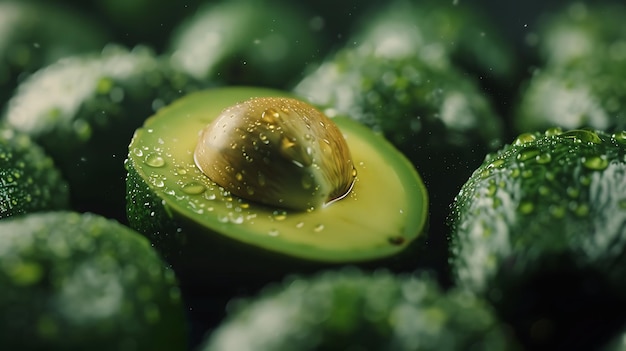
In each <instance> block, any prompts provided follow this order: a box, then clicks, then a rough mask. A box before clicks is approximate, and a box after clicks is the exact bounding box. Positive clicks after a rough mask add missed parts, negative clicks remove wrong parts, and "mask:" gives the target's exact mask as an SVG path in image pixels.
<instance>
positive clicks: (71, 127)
mask: <svg viewBox="0 0 626 351" xmlns="http://www.w3.org/2000/svg"><path fill="white" fill-rule="evenodd" d="M117 62H118V63H117ZM118 64H119V66H117V65H118ZM129 65H132V66H131V67H132V68H131V69H128V68H127V67H128V66H129ZM118 70H121V71H124V70H126V71H125V73H124V74H120V73H119V72H118ZM94 71H95V73H94ZM69 77H72V78H69ZM51 79H56V80H55V81H53V82H52V83H51V82H50V80H51ZM85 80H88V81H87V82H85ZM44 84H47V86H48V87H49V86H50V85H52V86H53V88H56V89H58V90H59V91H62V90H67V91H66V92H65V94H64V95H65V96H64V97H63V98H57V99H55V98H50V97H49V96H47V95H46V94H48V93H49V92H48V91H47V90H45V89H41V88H40V86H42V85H44ZM67 85H69V88H67ZM207 85H208V83H201V82H199V81H197V80H195V79H193V78H191V77H189V76H187V75H186V74H184V73H181V72H179V71H176V70H174V69H173V68H172V67H171V66H169V64H168V62H167V61H166V60H164V59H162V58H160V57H159V56H156V54H155V53H154V52H153V51H152V50H151V49H149V48H147V47H145V46H137V47H135V48H133V49H127V48H124V47H121V46H118V45H110V46H107V47H106V48H105V49H103V50H102V52H101V53H98V54H85V55H76V56H70V57H67V58H65V59H64V60H61V61H58V62H56V63H55V64H53V65H49V66H47V67H46V68H44V69H42V70H39V71H38V72H37V73H36V74H34V75H32V76H31V77H29V79H27V80H26V81H25V82H23V83H22V84H20V87H19V88H18V90H17V91H16V94H15V95H14V96H13V97H12V98H11V100H10V101H9V103H8V108H7V111H6V113H5V114H4V119H5V120H6V121H7V122H8V124H9V125H11V126H13V127H14V128H16V129H18V130H22V131H23V132H25V133H27V134H29V135H30V136H31V138H32V139H33V140H35V141H36V142H37V143H38V144H40V145H41V146H42V147H43V148H44V149H45V150H46V152H47V153H48V154H49V155H50V156H51V157H52V158H53V159H54V161H55V163H56V164H57V165H58V167H59V169H60V170H61V171H62V173H63V176H64V177H65V179H67V181H68V183H69V184H70V201H71V206H72V208H73V209H75V210H76V211H79V212H95V213H99V214H102V215H104V216H106V217H110V218H114V219H116V220H118V221H120V222H126V213H125V210H124V208H125V194H124V188H125V186H124V175H125V170H124V166H123V163H124V158H125V155H126V154H127V152H128V148H127V147H128V142H129V141H130V139H131V138H132V135H133V133H134V131H135V129H137V128H138V127H139V126H141V125H142V123H143V121H144V120H145V119H146V118H147V117H149V116H150V115H152V114H153V113H154V112H155V110H158V109H159V108H161V107H162V106H165V105H166V104H168V103H169V102H171V101H173V100H175V99H177V98H178V97H180V96H183V95H185V94H187V93H189V92H192V91H195V90H198V89H200V88H202V87H206V86H207ZM83 89H92V90H90V91H87V92H85V91H83ZM120 96H121V98H120ZM72 99H73V101H72V106H75V108H69V109H68V108H66V106H65V104H66V103H67V101H68V100H72ZM33 104H36V105H35V106H41V105H43V106H44V107H43V108H38V109H34V110H33V109H30V108H29V106H33ZM24 111H27V112H24ZM24 120H30V121H31V122H32V123H31V124H26V123H23V121H24ZM51 121H52V122H51Z"/></svg>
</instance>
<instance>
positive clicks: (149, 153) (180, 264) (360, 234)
mask: <svg viewBox="0 0 626 351" xmlns="http://www.w3.org/2000/svg"><path fill="white" fill-rule="evenodd" d="M280 96H282V97H288V96H289V94H288V93H285V92H282V91H277V90H270V89H261V88H247V87H231V88H220V89H209V90H205V91H202V92H197V93H192V94H190V95H188V96H187V97H184V98H182V99H180V100H178V101H177V102H175V103H173V104H171V105H170V106H168V107H165V108H163V109H162V110H161V111H159V112H158V113H157V114H156V115H154V116H153V117H151V118H149V119H148V120H147V121H146V123H145V124H144V126H143V127H142V128H140V129H138V130H137V131H136V133H135V135H134V137H133V139H132V141H131V143H130V146H129V154H128V159H127V160H126V168H127V170H128V176H127V212H128V220H129V223H130V225H131V226H132V227H133V228H135V229H137V230H138V231H139V232H142V233H144V234H146V235H147V236H148V237H150V238H151V239H152V240H153V242H154V243H155V244H156V246H157V247H158V248H159V249H160V250H161V251H162V252H163V253H164V255H165V257H166V258H167V259H168V260H169V261H170V263H171V264H172V265H173V267H174V269H175V270H176V272H177V274H178V276H179V277H180V279H181V283H182V284H183V285H185V284H192V285H194V286H196V287H197V288H201V287H203V286H204V287H209V288H210V287H216V286H221V287H222V289H227V287H233V286H242V284H243V285H245V286H255V285H256V286H259V285H262V284H265V283H267V282H268V281H269V280H274V279H279V278H281V277H283V276H284V275H285V274H287V273H295V272H300V271H308V270H315V269H319V268H320V267H324V266H331V265H338V264H345V263H363V264H365V265H367V264H373V265H383V264H384V265H392V262H393V261H394V260H396V259H397V260H399V261H400V262H398V265H397V267H396V266H395V265H393V266H394V267H396V268H398V269H400V268H401V267H405V268H406V267H409V268H411V269H412V268H415V267H414V265H415V264H416V262H417V260H419V254H418V253H416V252H415V250H411V249H409V248H410V247H412V246H414V245H417V243H418V242H419V241H418V240H417V239H419V238H421V237H422V231H423V229H424V226H425V222H426V214H427V209H428V202H427V201H428V200H427V193H426V190H425V188H424V185H423V183H422V181H421V179H420V177H419V175H418V173H417V172H416V170H415V169H414V168H413V166H412V165H411V163H410V162H409V161H408V160H407V159H406V158H405V157H404V156H403V155H402V154H401V153H399V152H398V151H397V150H396V149H395V148H393V147H392V146H391V144H390V143H388V142H387V141H386V140H385V139H384V138H383V137H382V136H380V135H378V134H375V133H373V132H371V131H370V130H369V129H368V128H367V127H364V126H362V125H360V124H359V123H357V122H354V121H352V120H350V119H347V118H340V117H336V118H335V119H333V121H334V122H335V123H336V125H337V126H338V127H339V129H340V130H341V132H342V133H343V135H344V137H345V140H346V142H347V144H348V146H349V148H350V150H351V154H352V160H353V163H354V166H355V168H356V172H357V174H358V175H357V176H356V181H355V182H354V185H353V188H352V191H351V192H350V193H349V194H348V195H347V196H346V197H345V198H343V199H341V200H339V201H336V202H333V203H332V204H330V205H328V206H325V207H321V208H317V209H315V210H312V211H306V210H305V211H298V210H287V209H284V208H280V207H277V206H270V205H261V204H259V203H255V202H251V201H248V200H245V199H243V198H240V197H237V196H234V195H232V194H231V193H229V192H228V191H225V190H224V188H222V187H220V186H218V185H217V184H216V183H214V182H213V181H212V180H211V179H209V178H208V177H207V176H206V175H204V174H203V173H202V172H201V171H200V169H199V168H198V167H197V166H196V164H195V163H194V155H193V153H194V149H195V147H196V144H197V143H198V135H199V132H200V131H201V130H202V129H203V128H204V127H205V126H206V125H207V124H209V122H211V121H212V120H214V119H215V118H216V117H217V116H218V115H219V114H220V113H221V112H222V111H223V110H224V109H225V108H227V107H230V106H231V105H235V104H237V103H239V102H242V101H244V100H248V99H250V98H253V97H280ZM401 256H402V257H403V258H402V259H400V257H401Z"/></svg>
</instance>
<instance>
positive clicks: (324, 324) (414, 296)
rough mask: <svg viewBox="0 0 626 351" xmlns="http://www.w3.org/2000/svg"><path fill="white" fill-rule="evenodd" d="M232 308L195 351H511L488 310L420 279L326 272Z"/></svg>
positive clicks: (268, 290) (503, 331)
mask: <svg viewBox="0 0 626 351" xmlns="http://www.w3.org/2000/svg"><path fill="white" fill-rule="evenodd" d="M237 302H238V303H236V304H235V303H233V304H231V305H229V306H230V307H231V308H230V309H229V311H228V315H227V317H226V319H225V320H224V321H223V322H222V324H220V325H219V326H218V327H217V328H216V329H215V330H214V331H213V332H212V334H210V335H209V336H208V337H207V340H206V341H205V343H204V345H202V346H201V347H200V350H203V351H221V350H259V351H261V350H273V351H281V350H398V351H401V350H414V351H416V350H468V349H471V350H515V349H517V347H516V345H515V342H514V341H513V340H512V339H511V338H509V336H508V335H507V333H506V329H505V328H504V327H503V326H502V325H501V324H500V323H499V322H498V320H497V318H496V317H495V314H494V313H493V311H492V309H491V308H490V306H488V305H487V304H486V303H485V302H483V301H482V300H479V299H477V298H475V297H472V296H471V295H469V294H465V293H462V292H459V291H449V292H443V291H441V290H440V288H439V287H438V285H437V283H436V282H435V281H434V279H432V278H431V277H430V276H428V275H420V276H409V275H392V274H390V273H389V272H388V271H384V270H380V271H377V272H375V273H372V274H369V273H363V272H361V271H359V270H355V269H343V270H339V271H328V272H322V273H320V274H317V275H315V276H312V277H304V278H302V277H293V278H290V279H287V280H286V281H284V282H283V283H282V284H280V285H279V284H275V285H272V286H271V287H268V288H266V289H265V290H264V291H262V293H260V294H258V295H256V296H254V297H252V298H248V299H246V300H240V301H237Z"/></svg>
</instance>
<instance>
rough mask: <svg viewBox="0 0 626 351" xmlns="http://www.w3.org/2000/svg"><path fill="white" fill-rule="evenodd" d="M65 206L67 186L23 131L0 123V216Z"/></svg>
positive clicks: (67, 194)
mask: <svg viewBox="0 0 626 351" xmlns="http://www.w3.org/2000/svg"><path fill="white" fill-rule="evenodd" d="M67 208H69V187H68V184H67V182H66V181H65V180H64V179H63V178H62V176H61V173H60V172H59V170H58V169H57V168H56V166H55V165H54V163H53V161H52V159H51V158H50V157H49V156H48V155H47V154H46V153H45V152H44V151H43V150H42V148H41V147H40V146H39V145H36V144H35V143H34V142H33V141H32V140H31V139H30V138H29V137H28V136H27V135H26V134H23V133H19V132H17V131H15V130H13V129H11V128H9V127H7V126H6V125H0V219H2V218H7V217H11V216H15V215H22V214H26V213H30V212H35V211H44V210H60V209H67Z"/></svg>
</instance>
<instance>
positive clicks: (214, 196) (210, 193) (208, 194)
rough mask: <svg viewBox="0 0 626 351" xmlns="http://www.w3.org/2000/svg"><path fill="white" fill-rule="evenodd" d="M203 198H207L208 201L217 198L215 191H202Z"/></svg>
mask: <svg viewBox="0 0 626 351" xmlns="http://www.w3.org/2000/svg"><path fill="white" fill-rule="evenodd" d="M204 198H205V199H207V200H209V201H213V200H215V199H217V195H215V193H212V192H206V193H204Z"/></svg>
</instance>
